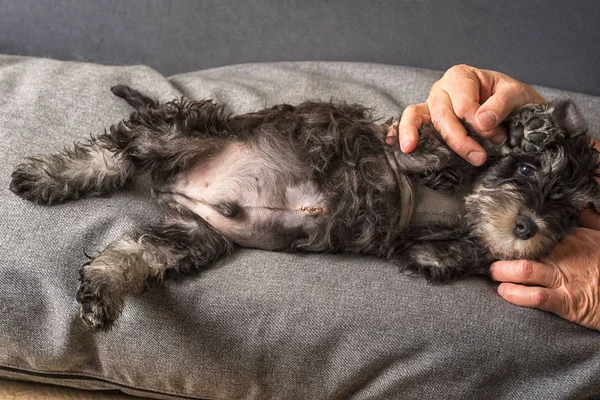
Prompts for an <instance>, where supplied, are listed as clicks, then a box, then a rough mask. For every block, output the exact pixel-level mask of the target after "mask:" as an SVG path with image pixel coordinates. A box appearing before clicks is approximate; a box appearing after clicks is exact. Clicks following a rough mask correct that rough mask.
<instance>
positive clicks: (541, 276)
mask: <svg viewBox="0 0 600 400" xmlns="http://www.w3.org/2000/svg"><path fill="white" fill-rule="evenodd" d="M490 277H491V278H492V279H493V280H495V281H499V282H511V283H524V284H526V285H536V286H544V287H547V288H558V287H560V286H561V284H562V280H561V275H560V273H559V271H558V270H557V269H555V268H552V267H551V266H549V265H546V264H543V263H540V262H536V261H531V260H511V261H496V262H494V263H493V264H492V265H491V267H490Z"/></svg>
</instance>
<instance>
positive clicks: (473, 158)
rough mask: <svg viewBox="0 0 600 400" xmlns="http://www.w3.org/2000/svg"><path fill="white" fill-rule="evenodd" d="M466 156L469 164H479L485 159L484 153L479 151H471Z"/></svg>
mask: <svg viewBox="0 0 600 400" xmlns="http://www.w3.org/2000/svg"><path fill="white" fill-rule="evenodd" d="M467 158H468V159H469V161H470V162H471V164H473V165H476V166H479V165H481V164H483V162H484V161H485V154H483V153H481V152H479V151H472V152H470V153H469V154H467Z"/></svg>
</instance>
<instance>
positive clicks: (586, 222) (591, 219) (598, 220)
mask: <svg viewBox="0 0 600 400" xmlns="http://www.w3.org/2000/svg"><path fill="white" fill-rule="evenodd" d="M577 221H578V222H579V224H580V225H581V226H583V227H584V228H589V229H595V230H597V231H600V214H598V213H597V212H595V211H594V210H591V209H589V208H585V209H583V210H581V212H580V213H579V215H577Z"/></svg>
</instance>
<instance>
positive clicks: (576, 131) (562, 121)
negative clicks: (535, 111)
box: [552, 99, 588, 138]
mask: <svg viewBox="0 0 600 400" xmlns="http://www.w3.org/2000/svg"><path fill="white" fill-rule="evenodd" d="M552 115H553V116H554V119H555V120H556V122H557V123H558V124H559V125H560V127H561V128H562V129H563V130H564V131H565V132H566V134H567V138H569V137H575V136H579V135H582V134H584V133H586V132H587V131H588V124H587V122H586V120H585V118H583V114H581V111H579V109H578V108H577V106H576V105H575V103H574V102H573V100H571V99H559V100H555V101H553V102H552Z"/></svg>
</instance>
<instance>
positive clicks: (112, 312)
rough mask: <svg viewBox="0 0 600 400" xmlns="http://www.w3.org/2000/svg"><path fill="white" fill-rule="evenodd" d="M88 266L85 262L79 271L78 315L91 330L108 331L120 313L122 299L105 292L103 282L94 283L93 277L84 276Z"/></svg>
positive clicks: (105, 288)
mask: <svg viewBox="0 0 600 400" xmlns="http://www.w3.org/2000/svg"><path fill="white" fill-rule="evenodd" d="M88 267H89V264H86V265H84V266H83V267H82V268H81V271H80V274H81V276H80V280H81V284H80V286H79V290H78V291H77V301H78V302H79V305H80V306H79V316H80V317H81V320H82V321H83V322H84V323H85V325H86V326H87V327H89V328H90V329H92V330H93V331H108V330H110V329H111V328H112V326H113V324H114V322H115V321H116V319H117V318H118V317H119V315H120V314H121V310H122V309H123V301H122V299H119V298H117V297H115V296H114V295H111V294H110V293H107V287H106V285H105V284H95V283H94V282H93V279H89V277H87V276H86V275H88V274H86V272H87V271H86V268H88Z"/></svg>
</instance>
